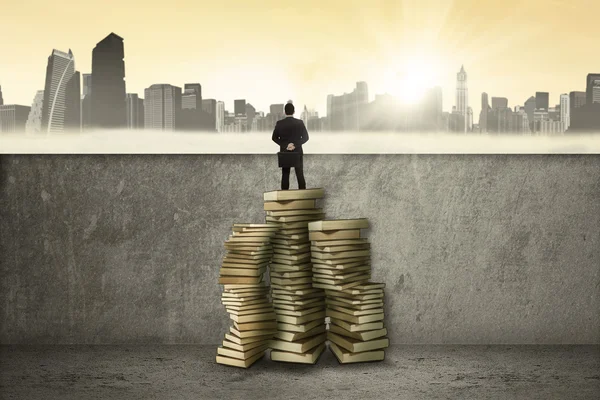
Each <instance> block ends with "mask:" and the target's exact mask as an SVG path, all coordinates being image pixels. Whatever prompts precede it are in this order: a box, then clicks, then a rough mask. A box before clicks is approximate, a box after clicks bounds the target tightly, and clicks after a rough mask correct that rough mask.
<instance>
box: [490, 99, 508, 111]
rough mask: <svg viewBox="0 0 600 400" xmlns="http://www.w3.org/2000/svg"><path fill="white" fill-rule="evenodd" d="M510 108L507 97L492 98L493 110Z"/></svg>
mask: <svg viewBox="0 0 600 400" xmlns="http://www.w3.org/2000/svg"><path fill="white" fill-rule="evenodd" d="M507 107H508V99H507V98H506V97H492V110H498V109H501V108H507Z"/></svg>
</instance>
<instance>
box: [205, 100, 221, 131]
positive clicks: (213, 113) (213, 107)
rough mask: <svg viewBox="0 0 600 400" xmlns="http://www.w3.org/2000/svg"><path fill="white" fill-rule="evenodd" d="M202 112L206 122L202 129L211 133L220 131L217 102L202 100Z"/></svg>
mask: <svg viewBox="0 0 600 400" xmlns="http://www.w3.org/2000/svg"><path fill="white" fill-rule="evenodd" d="M201 107H202V111H203V112H204V114H203V118H204V120H205V122H204V123H203V125H202V128H203V129H205V130H209V131H218V129H219V126H218V121H217V100H215V99H204V100H202V105H201Z"/></svg>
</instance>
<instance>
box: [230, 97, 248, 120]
mask: <svg viewBox="0 0 600 400" xmlns="http://www.w3.org/2000/svg"><path fill="white" fill-rule="evenodd" d="M233 113H234V115H235V116H236V117H239V116H244V115H246V100H244V99H240V100H234V101H233Z"/></svg>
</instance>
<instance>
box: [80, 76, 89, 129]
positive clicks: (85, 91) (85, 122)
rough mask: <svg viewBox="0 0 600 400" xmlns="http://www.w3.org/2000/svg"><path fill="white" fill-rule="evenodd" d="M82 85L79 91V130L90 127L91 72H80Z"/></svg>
mask: <svg viewBox="0 0 600 400" xmlns="http://www.w3.org/2000/svg"><path fill="white" fill-rule="evenodd" d="M82 77H83V87H82V93H81V130H82V131H86V130H89V129H90V128H91V127H92V74H82Z"/></svg>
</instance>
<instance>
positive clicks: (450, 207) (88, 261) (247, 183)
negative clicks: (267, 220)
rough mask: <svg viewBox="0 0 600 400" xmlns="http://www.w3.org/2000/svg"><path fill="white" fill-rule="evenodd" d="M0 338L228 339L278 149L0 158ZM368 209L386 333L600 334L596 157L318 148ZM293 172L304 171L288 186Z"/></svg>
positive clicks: (312, 167)
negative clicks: (241, 251)
mask: <svg viewBox="0 0 600 400" xmlns="http://www.w3.org/2000/svg"><path fill="white" fill-rule="evenodd" d="M0 161H1V164H0V165H1V168H2V169H1V175H0V229H1V231H0V233H1V241H0V271H1V274H2V275H1V283H0V285H1V286H0V288H1V291H0V304H1V307H0V322H1V323H0V342H1V343H218V342H219V341H220V340H222V338H223V334H224V332H225V331H226V330H227V327H228V324H229V322H228V318H227V314H226V313H225V310H224V309H223V307H222V306H221V305H220V303H219V300H220V299H219V295H220V286H219V285H218V284H217V275H218V269H219V263H220V260H221V258H222V256H223V254H224V249H223V241H224V240H225V239H226V238H227V236H228V234H229V232H230V227H231V224H232V223H234V222H262V221H264V219H263V218H264V213H263V211H262V192H263V191H268V190H274V189H278V185H279V171H278V169H277V167H276V162H277V161H276V157H275V156H266V155H256V156H251V155H248V156H240V155H185V156H178V155H170V156H161V155H152V156H150V155H148V156H134V155H112V156H100V155H98V156H91V155H88V156H82V155H79V156H78V155H63V156H52V155H47V156H39V155H38V156H35V155H30V156H27V155H21V156H2V157H0ZM305 170H306V177H307V181H308V186H309V187H324V188H325V189H326V198H325V199H324V200H323V202H322V204H323V206H324V208H325V211H326V213H327V217H328V218H354V217H366V218H369V220H370V222H371V226H372V227H371V228H370V229H369V230H367V231H366V232H365V233H366V234H367V235H368V237H369V238H370V241H371V242H372V250H373V280H376V281H383V282H386V284H387V289H386V325H387V327H388V330H389V336H390V339H391V341H392V343H396V344H398V343H474V344H494V343H534V344H541V343H596V344H597V343H600V299H599V292H600V156H552V155H546V156H472V155H471V156H469V155H447V156H436V155H360V156H359V155H336V156H327V155H307V156H305ZM294 187H296V186H295V180H294V176H293V174H292V188H294Z"/></svg>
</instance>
